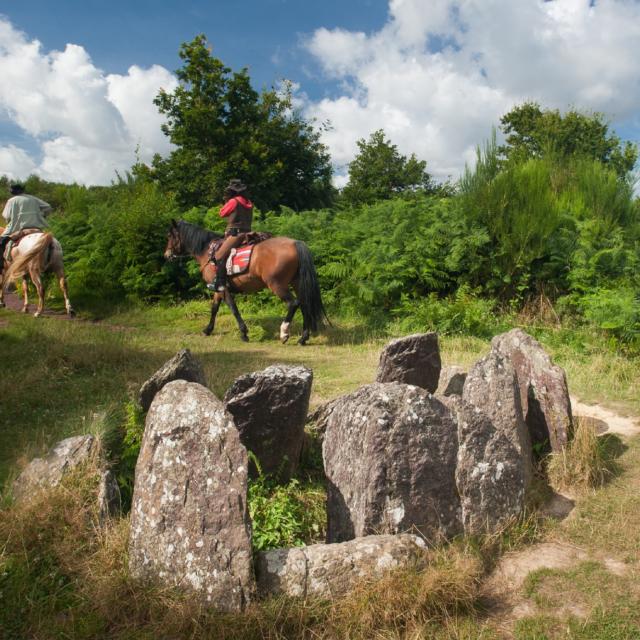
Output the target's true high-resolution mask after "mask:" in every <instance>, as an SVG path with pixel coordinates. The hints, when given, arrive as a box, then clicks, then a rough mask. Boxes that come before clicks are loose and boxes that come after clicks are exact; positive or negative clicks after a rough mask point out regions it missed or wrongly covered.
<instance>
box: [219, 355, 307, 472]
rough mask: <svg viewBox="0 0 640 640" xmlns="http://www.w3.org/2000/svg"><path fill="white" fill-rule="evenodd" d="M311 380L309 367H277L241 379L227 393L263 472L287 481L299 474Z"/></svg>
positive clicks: (229, 407) (246, 442)
mask: <svg viewBox="0 0 640 640" xmlns="http://www.w3.org/2000/svg"><path fill="white" fill-rule="evenodd" d="M312 381H313V373H312V371H311V369H307V368H306V367H296V366H289V365H273V366H271V367H267V368H266V369H264V370H263V371H255V372H253V373H249V374H247V375H244V376H241V377H240V378H238V379H237V380H236V381H235V382H234V383H233V384H232V385H231V387H230V388H229V390H228V391H227V393H226V394H225V397H224V402H225V406H226V408H227V410H228V411H229V413H231V415H232V416H233V420H234V422H235V425H236V427H237V429H238V431H239V432H240V439H241V441H242V444H244V446H245V447H246V448H247V449H248V450H249V451H251V452H252V453H253V454H255V456H256V457H257V458H258V461H259V463H260V466H261V468H262V471H263V472H264V473H278V474H279V475H280V477H281V478H283V479H286V478H288V477H290V476H291V475H293V474H294V473H295V471H296V469H297V467H298V463H299V461H300V454H301V452H302V447H303V443H304V424H305V420H306V417H307V411H308V409H309V397H310V395H311V383H312ZM251 470H252V473H253V472H254V470H253V466H251Z"/></svg>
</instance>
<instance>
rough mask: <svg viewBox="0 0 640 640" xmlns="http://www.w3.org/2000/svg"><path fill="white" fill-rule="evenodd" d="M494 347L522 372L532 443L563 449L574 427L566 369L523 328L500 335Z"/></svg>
mask: <svg viewBox="0 0 640 640" xmlns="http://www.w3.org/2000/svg"><path fill="white" fill-rule="evenodd" d="M491 348H492V349H493V350H494V351H496V352H497V353H500V354H502V355H503V356H505V357H507V358H509V359H510V360H511V363H512V365H513V367H514V369H515V371H516V375H517V376H518V386H519V389H520V402H521V403H522V411H523V414H524V417H525V422H526V424H527V427H528V429H529V435H530V437H531V441H532V444H533V445H534V446H536V448H539V449H540V450H541V452H543V453H544V452H548V451H556V452H557V451H561V450H562V449H563V447H564V446H565V445H566V444H567V442H568V440H569V438H570V436H571V433H572V429H573V418H572V415H571V401H570V400H569V389H568V387H567V377H566V375H565V372H564V370H563V369H562V368H561V367H559V366H557V365H555V364H554V363H553V360H552V359H551V357H550V356H549V354H548V353H547V352H546V351H545V350H544V349H543V347H542V345H541V344H540V343H539V342H538V341H537V340H536V339H535V338H532V337H531V336H530V335H529V334H527V333H525V332H524V331H522V329H513V330H511V331H509V332H508V333H503V334H501V335H499V336H496V337H495V338H494V339H493V340H492V341H491Z"/></svg>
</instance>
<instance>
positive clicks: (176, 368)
mask: <svg viewBox="0 0 640 640" xmlns="http://www.w3.org/2000/svg"><path fill="white" fill-rule="evenodd" d="M173 380H187V381H188V382H197V383H198V384H201V385H202V386H203V387H206V386H207V380H206V378H205V375H204V370H203V369H202V365H201V364H200V363H199V362H198V361H197V360H196V359H195V358H194V357H193V355H192V354H191V351H189V349H181V350H180V351H178V353H177V354H176V355H175V356H173V358H171V360H167V362H165V363H164V364H163V365H162V367H160V369H158V370H157V371H156V372H155V373H154V374H153V375H152V376H151V378H149V379H148V380H147V381H146V382H145V383H144V384H143V385H142V387H140V391H139V393H138V401H139V402H140V406H141V407H142V408H143V409H144V411H148V410H149V407H150V406H151V402H152V401H153V398H154V397H155V395H156V393H158V391H160V389H162V387H164V385H165V384H167V383H169V382H172V381H173Z"/></svg>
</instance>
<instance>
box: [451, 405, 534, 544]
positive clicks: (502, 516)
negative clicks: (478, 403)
mask: <svg viewBox="0 0 640 640" xmlns="http://www.w3.org/2000/svg"><path fill="white" fill-rule="evenodd" d="M443 402H444V403H445V404H446V405H447V406H449V407H450V408H451V410H452V412H453V413H454V415H455V416H456V420H457V424H458V441H459V447H458V460H457V465H456V486H457V487H458V494H459V495H460V506H461V513H462V523H463V525H464V530H465V533H467V534H470V535H475V534H482V533H493V532H495V531H499V530H500V529H501V528H502V527H503V526H504V525H505V524H507V523H508V522H509V521H510V520H512V519H513V518H515V517H517V516H519V515H520V514H521V513H522V511H523V509H524V504H525V492H524V488H525V466H524V464H523V461H522V456H521V455H520V452H519V450H518V448H517V447H516V446H514V444H513V442H512V441H511V439H510V438H508V437H507V435H506V434H505V433H504V432H503V431H502V430H500V429H498V428H496V425H495V424H494V423H493V422H492V420H491V419H490V418H489V417H488V416H487V415H486V414H485V413H484V412H483V411H481V410H480V409H479V408H478V407H473V406H471V405H469V404H467V403H466V402H465V401H464V400H462V399H461V398H460V397H459V396H452V397H448V398H444V399H443Z"/></svg>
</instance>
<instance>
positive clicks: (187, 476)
mask: <svg viewBox="0 0 640 640" xmlns="http://www.w3.org/2000/svg"><path fill="white" fill-rule="evenodd" d="M247 462H248V461H247V452H246V449H245V448H244V446H243V445H242V443H241V442H240V436H239V434H238V431H237V429H236V428H235V426H234V424H233V419H232V417H231V415H230V414H229V413H228V412H227V411H225V409H224V406H223V404H222V403H221V402H220V401H219V400H218V399H217V398H216V397H215V396H214V395H213V394H212V393H211V392H210V391H208V390H207V389H205V388H204V387H203V386H201V385H199V384H196V383H192V382H185V381H183V380H177V381H175V382H170V383H169V384H167V385H166V386H165V387H164V388H163V389H162V390H161V391H160V392H159V393H158V394H157V396H156V397H155V399H154V401H153V403H152V405H151V407H150V409H149V413H148V414H147V419H146V426H145V431H144V436H143V439H142V446H141V449H140V455H139V458H138V463H137V465H136V476H135V478H136V480H135V488H134V492H133V504H132V507H131V531H130V538H129V566H130V569H131V573H132V574H133V575H134V576H136V577H138V578H142V579H147V580H151V581H154V582H156V583H159V584H164V585H167V586H178V587H181V588H183V589H186V590H190V591H192V592H193V593H194V594H195V596H196V597H197V598H199V599H200V600H201V601H202V602H203V603H205V604H209V605H212V606H214V607H216V608H218V609H220V610H225V611H239V610H241V609H243V608H244V606H245V604H246V603H247V602H249V601H250V600H251V598H252V596H253V593H254V588H255V583H254V578H253V572H252V549H251V522H250V519H249V514H248V510H247Z"/></svg>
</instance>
